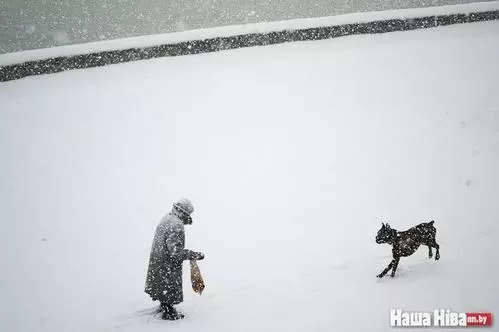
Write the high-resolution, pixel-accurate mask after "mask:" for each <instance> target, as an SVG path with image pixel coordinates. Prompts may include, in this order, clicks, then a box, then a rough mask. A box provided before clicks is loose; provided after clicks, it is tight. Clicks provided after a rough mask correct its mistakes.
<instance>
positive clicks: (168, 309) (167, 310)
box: [161, 303, 185, 320]
mask: <svg viewBox="0 0 499 332" xmlns="http://www.w3.org/2000/svg"><path fill="white" fill-rule="evenodd" d="M161 308H162V309H163V316H162V318H163V319H165V320H177V319H182V318H184V317H185V315H184V314H181V313H179V312H177V310H176V309H175V308H174V307H173V305H171V304H168V303H161Z"/></svg>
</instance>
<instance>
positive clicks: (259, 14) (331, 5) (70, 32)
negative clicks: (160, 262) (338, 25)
mask: <svg viewBox="0 0 499 332" xmlns="http://www.w3.org/2000/svg"><path fill="white" fill-rule="evenodd" d="M485 1H487V0H485ZM470 2H478V1H474V0H426V1H425V0H368V1H362V0H338V1H332V0H253V1H247V0H182V1H180V0H174V1H169V0H54V1H48V0H38V1H30V0H22V1H20V0H2V1H0V53H11V52H18V51H23V50H31V49H38V48H47V47H54V46H60V45H68V44H77V43H85V42H92V41H99V40H106V39H115V38H124V37H132V36H140V35H150V34H159V33H167V32H173V31H184V30H190V29H199V28H209V27H215V26H224V25H232V24H245V23H256V22H266V21H281V20H288V19H297V18H309V17H320V16H331V15H338V14H344V13H352V12H364V11H379V10H387V9H399V8H416V7H428V6H441V5H449V4H462V3H470ZM481 2H483V1H481Z"/></svg>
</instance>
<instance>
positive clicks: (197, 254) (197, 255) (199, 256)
mask: <svg viewBox="0 0 499 332" xmlns="http://www.w3.org/2000/svg"><path fill="white" fill-rule="evenodd" d="M203 259H204V254H203V253H201V252H194V253H193V254H192V257H191V260H193V261H200V260H203Z"/></svg>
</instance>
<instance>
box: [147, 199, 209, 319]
mask: <svg viewBox="0 0 499 332" xmlns="http://www.w3.org/2000/svg"><path fill="white" fill-rule="evenodd" d="M192 212H194V207H193V205H192V203H191V202H190V201H189V200H188V199H185V198H184V199H181V200H179V201H178V202H177V203H175V204H173V208H172V210H171V211H170V213H168V214H167V215H166V216H164V217H163V218H162V219H161V221H160V223H159V225H158V226H157V228H156V233H155V235H154V240H153V244H152V248H151V254H150V257H149V268H148V271H147V279H146V286H145V292H146V293H147V294H149V296H150V297H151V298H152V300H153V301H159V302H160V303H161V306H160V308H161V311H162V318H163V319H167V320H176V319H181V318H184V317H185V316H184V315H183V314H181V313H178V312H177V310H175V308H174V307H173V306H174V305H176V304H179V303H181V302H183V300H184V298H183V297H184V293H183V290H182V265H183V264H182V263H183V261H185V260H202V259H203V258H204V255H203V254H202V253H200V252H194V251H192V250H188V249H185V230H184V225H190V224H192V218H191V214H192Z"/></svg>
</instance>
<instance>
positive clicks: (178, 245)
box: [166, 227, 204, 261]
mask: <svg viewBox="0 0 499 332" xmlns="http://www.w3.org/2000/svg"><path fill="white" fill-rule="evenodd" d="M181 234H182V229H181V228H180V227H172V228H171V230H170V232H167V235H166V246H167V249H168V252H169V253H170V256H172V257H173V258H174V259H176V260H178V261H185V260H202V259H203V258H204V255H203V254H202V253H199V252H195V251H192V250H189V249H185V248H184V247H183V246H182V241H181V240H180V239H181V236H182V235H181Z"/></svg>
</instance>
